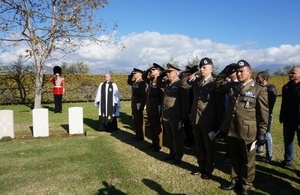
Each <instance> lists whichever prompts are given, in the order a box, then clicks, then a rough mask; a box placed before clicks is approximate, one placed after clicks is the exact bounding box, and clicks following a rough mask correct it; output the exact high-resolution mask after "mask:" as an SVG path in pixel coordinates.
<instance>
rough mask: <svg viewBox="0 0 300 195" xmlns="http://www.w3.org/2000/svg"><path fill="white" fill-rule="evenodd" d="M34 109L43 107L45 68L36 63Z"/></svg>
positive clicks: (39, 62)
mask: <svg viewBox="0 0 300 195" xmlns="http://www.w3.org/2000/svg"><path fill="white" fill-rule="evenodd" d="M35 63H36V73H35V96H34V108H41V107H42V89H43V66H42V64H41V61H36V62H35Z"/></svg>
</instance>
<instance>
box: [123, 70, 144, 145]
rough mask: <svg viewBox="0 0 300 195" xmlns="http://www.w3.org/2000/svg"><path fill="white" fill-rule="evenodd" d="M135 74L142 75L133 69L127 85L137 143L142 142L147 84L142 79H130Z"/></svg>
mask: <svg viewBox="0 0 300 195" xmlns="http://www.w3.org/2000/svg"><path fill="white" fill-rule="evenodd" d="M137 72H139V73H141V74H142V73H143V71H142V70H139V69H136V68H134V69H133V71H132V74H131V75H129V76H128V80H127V83H128V84H129V85H131V110H132V116H133V120H134V127H135V139H136V141H139V140H144V135H145V119H144V107H145V104H146V98H147V94H146V90H147V84H146V83H145V81H144V80H143V79H142V77H141V78H139V79H132V77H133V74H136V73H137Z"/></svg>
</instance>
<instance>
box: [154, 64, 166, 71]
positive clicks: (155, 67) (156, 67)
mask: <svg viewBox="0 0 300 195" xmlns="http://www.w3.org/2000/svg"><path fill="white" fill-rule="evenodd" d="M152 68H154V69H158V70H160V71H164V70H165V69H164V68H163V67H161V66H160V65H158V64H156V63H153V67H151V69H152Z"/></svg>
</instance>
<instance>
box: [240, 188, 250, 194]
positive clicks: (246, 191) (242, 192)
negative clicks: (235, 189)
mask: <svg viewBox="0 0 300 195" xmlns="http://www.w3.org/2000/svg"><path fill="white" fill-rule="evenodd" d="M248 194H249V191H248V190H246V189H245V188H243V189H242V191H241V195H248Z"/></svg>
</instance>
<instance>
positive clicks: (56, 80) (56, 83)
mask: <svg viewBox="0 0 300 195" xmlns="http://www.w3.org/2000/svg"><path fill="white" fill-rule="evenodd" d="M50 82H51V83H53V95H62V94H64V92H65V80H64V78H62V77H51V78H50Z"/></svg>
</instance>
